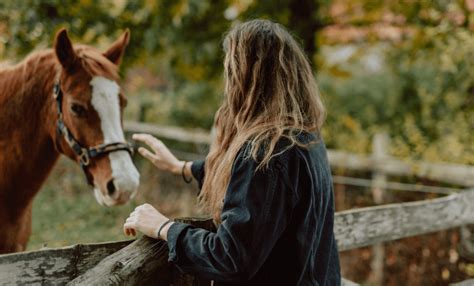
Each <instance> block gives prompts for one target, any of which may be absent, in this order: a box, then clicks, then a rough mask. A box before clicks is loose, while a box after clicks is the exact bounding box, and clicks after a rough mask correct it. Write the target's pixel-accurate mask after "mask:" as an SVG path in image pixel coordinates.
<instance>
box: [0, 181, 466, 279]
mask: <svg viewBox="0 0 474 286" xmlns="http://www.w3.org/2000/svg"><path fill="white" fill-rule="evenodd" d="M473 222H474V189H471V190H467V191H464V192H461V193H457V194H452V195H449V196H446V197H442V198H438V199H432V200H424V201H417V202H408V203H400V204H389V205H382V206H376V207H368V208H360V209H353V210H348V211H343V212H338V213H337V214H336V219H335V228H334V231H335V234H336V239H337V242H338V247H339V250H340V251H343V250H347V249H352V248H357V247H362V246H367V245H372V244H374V243H377V242H383V241H391V240H395V239H399V238H404V237H410V236H414V235H420V234H425V233H430V232H434V231H439V230H444V229H449V228H453V227H458V226H461V225H464V224H467V223H473ZM206 223H208V222H207V221H201V222H200V224H201V225H204V224H206ZM121 247H123V248H121ZM119 248H121V249H119ZM166 261H167V250H166V244H165V242H164V241H158V240H153V239H148V238H146V237H142V238H139V239H137V240H136V241H134V242H132V241H124V242H113V243H105V244H104V243H102V244H95V245H76V246H72V247H66V248H61V249H51V250H39V251H33V252H28V253H20V254H9V255H0V284H1V285H17V284H26V283H43V284H64V282H66V281H71V280H73V281H71V282H70V285H79V284H82V285H84V283H85V284H87V285H99V284H102V283H106V284H107V285H122V284H124V283H125V284H133V283H138V282H139V281H142V282H143V281H145V280H146V279H145V278H148V279H151V280H152V281H153V283H154V284H155V285H165V284H166V283H169V281H170V280H169V279H173V278H172V277H171V278H170V277H169V271H168V270H169V269H168V268H167V267H168V266H167V262H166ZM87 269H89V270H88V271H86V270H87ZM159 269H161V272H160V271H158V272H157V270H159ZM163 269H164V270H163ZM166 273H168V274H166ZM166 275H168V276H166ZM165 276H166V277H165ZM160 277H161V278H160ZM157 279H158V280H157ZM160 279H161V280H160ZM179 279H180V280H179ZM179 279H178V281H177V280H174V281H175V282H174V285H185V283H184V282H183V281H184V280H186V279H187V280H190V279H193V278H192V277H189V276H188V277H186V276H185V277H184V278H183V277H180V278H179ZM183 279H184V280H183ZM148 281H150V280H148ZM159 281H163V284H160V283H159ZM179 281H181V282H179ZM180 283H181V284H180ZM186 285H189V284H186ZM201 285H204V284H201Z"/></svg>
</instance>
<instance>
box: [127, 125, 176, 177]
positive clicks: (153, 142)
mask: <svg viewBox="0 0 474 286" xmlns="http://www.w3.org/2000/svg"><path fill="white" fill-rule="evenodd" d="M132 138H133V139H134V140H136V141H140V142H143V143H145V144H146V145H148V147H150V149H151V150H152V151H153V152H150V151H148V150H147V149H146V148H143V147H140V148H138V152H139V153H140V154H141V155H142V156H143V157H145V158H147V159H148V160H150V161H151V162H152V163H153V165H155V166H156V167H158V169H160V170H163V171H168V172H171V173H173V174H176V175H179V174H181V169H182V168H183V165H184V163H185V162H184V161H179V160H178V159H177V158H176V157H175V156H174V155H173V154H172V153H171V152H170V150H169V149H168V148H167V147H166V146H165V144H163V142H161V141H160V140H158V139H156V138H155V137H153V136H151V135H150V134H133V136H132Z"/></svg>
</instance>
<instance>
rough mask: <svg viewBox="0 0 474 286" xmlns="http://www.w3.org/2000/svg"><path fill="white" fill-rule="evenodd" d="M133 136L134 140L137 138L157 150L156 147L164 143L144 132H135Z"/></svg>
mask: <svg viewBox="0 0 474 286" xmlns="http://www.w3.org/2000/svg"><path fill="white" fill-rule="evenodd" d="M132 138H133V140H137V141H140V142H143V143H145V144H147V145H148V146H150V147H151V148H152V149H153V150H154V151H156V149H158V148H159V147H160V146H161V145H162V144H163V143H162V142H161V141H160V140H158V139H156V138H155V137H153V136H151V135H150V134H143V133H140V134H133V136H132Z"/></svg>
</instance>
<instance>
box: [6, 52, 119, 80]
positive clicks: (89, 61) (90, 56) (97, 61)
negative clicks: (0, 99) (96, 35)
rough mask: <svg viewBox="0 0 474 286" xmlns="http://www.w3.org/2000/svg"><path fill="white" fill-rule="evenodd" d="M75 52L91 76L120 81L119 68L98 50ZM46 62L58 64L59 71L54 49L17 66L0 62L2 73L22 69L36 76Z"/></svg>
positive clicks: (31, 57)
mask: <svg viewBox="0 0 474 286" xmlns="http://www.w3.org/2000/svg"><path fill="white" fill-rule="evenodd" d="M74 51H75V52H76V55H77V57H78V61H79V63H80V64H81V67H82V68H83V69H84V70H85V71H86V72H87V73H89V74H90V75H91V76H105V77H108V78H110V79H112V80H118V79H119V77H120V76H119V69H118V66H116V65H115V64H113V63H112V62H111V61H109V60H107V58H105V57H104V56H103V55H102V54H101V53H100V52H99V51H97V50H96V49H94V48H92V47H89V46H85V45H75V46H74ZM53 61H54V62H53ZM46 62H50V63H52V64H56V65H57V68H56V69H55V72H58V71H59V62H58V60H57V59H56V56H54V51H53V49H45V50H40V51H35V52H32V53H30V54H29V55H27V56H26V58H24V59H23V60H22V61H20V62H18V63H16V64H11V62H9V61H7V62H0V73H2V72H9V71H13V70H15V69H22V71H23V73H25V72H26V70H28V72H29V73H33V74H34V73H36V72H37V69H38V68H39V67H42V66H43V65H44V64H45V63H46Z"/></svg>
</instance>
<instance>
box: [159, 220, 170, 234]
mask: <svg viewBox="0 0 474 286" xmlns="http://www.w3.org/2000/svg"><path fill="white" fill-rule="evenodd" d="M170 222H173V220H171V219H169V220H167V221H165V222H164V223H162V224H161V226H160V228H159V229H158V232H157V234H158V238H160V232H161V231H162V230H163V228H164V227H165V226H166V225H167V224H169V223H170Z"/></svg>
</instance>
